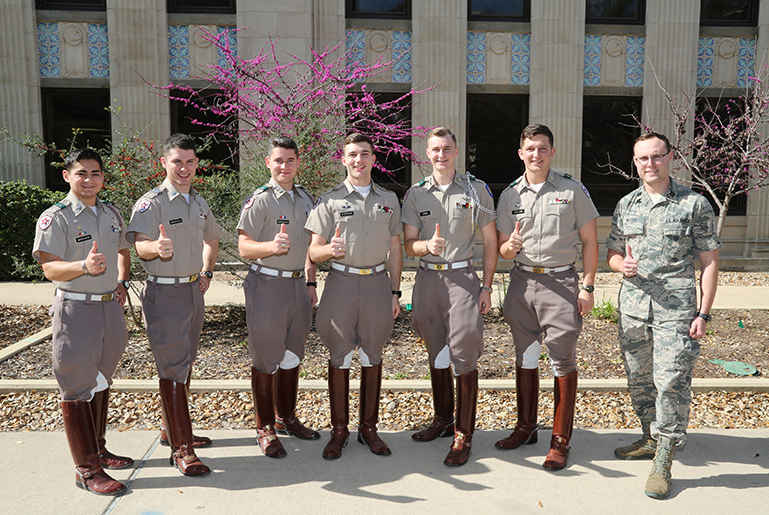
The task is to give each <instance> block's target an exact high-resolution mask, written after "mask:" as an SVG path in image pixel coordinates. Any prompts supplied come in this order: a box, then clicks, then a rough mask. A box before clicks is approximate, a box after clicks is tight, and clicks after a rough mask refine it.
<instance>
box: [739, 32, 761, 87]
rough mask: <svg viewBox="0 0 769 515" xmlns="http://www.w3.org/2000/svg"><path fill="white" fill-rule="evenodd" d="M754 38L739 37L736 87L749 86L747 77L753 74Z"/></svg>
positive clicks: (754, 57) (754, 59) (754, 61)
mask: <svg viewBox="0 0 769 515" xmlns="http://www.w3.org/2000/svg"><path fill="white" fill-rule="evenodd" d="M755 68H756V38H740V51H739V57H738V59H737V87H738V88H744V87H747V86H749V85H750V84H749V83H748V80H749V79H748V77H752V76H753V75H754V74H755Z"/></svg>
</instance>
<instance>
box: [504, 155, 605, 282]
mask: <svg viewBox="0 0 769 515" xmlns="http://www.w3.org/2000/svg"><path fill="white" fill-rule="evenodd" d="M595 218H598V210H597V209H596V208H595V205H594V204H593V201H592V200H591V199H590V194H589V193H588V191H587V188H585V187H584V186H583V185H582V183H580V182H579V181H577V180H576V179H573V178H571V177H570V176H566V175H564V174H561V173H559V172H556V171H554V170H550V172H549V173H548V176H547V180H546V181H545V182H544V183H543V184H542V187H541V189H540V190H539V192H537V191H535V190H534V188H532V187H531V185H530V184H529V183H528V181H527V180H526V174H525V173H524V174H523V175H522V176H521V178H520V179H518V180H517V181H515V182H513V183H512V184H511V185H510V186H508V187H507V189H505V191H503V192H502V195H501V196H500V198H499V204H498V205H497V229H498V230H499V232H501V233H502V234H512V233H513V231H514V230H515V222H516V221H517V222H520V223H521V228H520V233H521V238H523V248H522V249H521V251H520V252H519V253H518V255H517V256H516V257H515V261H516V262H517V263H520V264H522V265H527V266H547V267H557V266H565V265H570V264H572V263H574V262H575V261H576V260H577V243H579V241H580V238H579V230H580V229H581V228H582V227H584V226H585V225H586V224H588V223H589V222H590V221H592V220H594V219H595Z"/></svg>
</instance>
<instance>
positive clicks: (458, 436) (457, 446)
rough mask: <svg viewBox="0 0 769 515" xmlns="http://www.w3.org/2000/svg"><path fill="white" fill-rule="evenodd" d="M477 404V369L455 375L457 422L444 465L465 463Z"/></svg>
mask: <svg viewBox="0 0 769 515" xmlns="http://www.w3.org/2000/svg"><path fill="white" fill-rule="evenodd" d="M477 405H478V370H477V369H476V370H473V371H472V372H469V373H467V374H462V375H461V376H457V422H456V429H454V441H453V442H452V444H451V450H450V451H449V453H448V455H446V459H445V460H443V463H444V465H448V466H449V467H459V466H461V465H464V464H465V463H467V460H468V458H470V452H471V447H472V445H473V433H474V432H475V409H476V407H477Z"/></svg>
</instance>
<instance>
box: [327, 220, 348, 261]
mask: <svg viewBox="0 0 769 515" xmlns="http://www.w3.org/2000/svg"><path fill="white" fill-rule="evenodd" d="M330 245H331V257H333V258H334V259H338V258H341V257H344V254H345V252H346V245H345V242H344V238H342V236H341V234H340V233H339V226H338V225H337V226H336V231H334V237H333V238H331V243H330Z"/></svg>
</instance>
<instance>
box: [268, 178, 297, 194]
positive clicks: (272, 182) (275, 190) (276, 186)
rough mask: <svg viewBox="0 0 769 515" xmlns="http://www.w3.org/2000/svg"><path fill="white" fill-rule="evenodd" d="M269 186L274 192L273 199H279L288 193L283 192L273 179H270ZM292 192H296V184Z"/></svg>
mask: <svg viewBox="0 0 769 515" xmlns="http://www.w3.org/2000/svg"><path fill="white" fill-rule="evenodd" d="M269 185H270V188H272V191H274V192H275V198H280V197H282V196H283V195H284V194H286V193H288V191H287V190H284V189H283V187H282V186H280V185H279V184H278V183H277V182H275V180H274V179H270V182H269ZM293 191H296V184H294V190H293Z"/></svg>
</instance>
